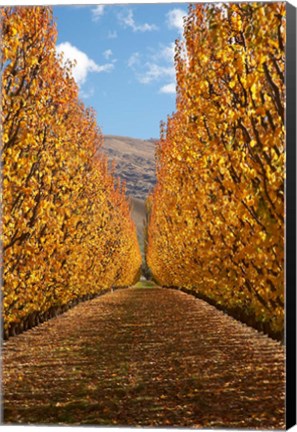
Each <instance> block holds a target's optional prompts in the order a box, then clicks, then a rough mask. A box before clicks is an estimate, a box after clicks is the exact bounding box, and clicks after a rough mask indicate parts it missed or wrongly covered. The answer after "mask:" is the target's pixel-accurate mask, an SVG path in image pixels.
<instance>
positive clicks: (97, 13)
mask: <svg viewBox="0 0 297 432" xmlns="http://www.w3.org/2000/svg"><path fill="white" fill-rule="evenodd" d="M103 14H104V5H97V6H96V7H95V8H94V9H92V20H93V21H98V20H99V18H100V17H101V16H102V15H103Z"/></svg>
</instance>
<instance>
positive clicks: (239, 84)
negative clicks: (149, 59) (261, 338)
mask: <svg viewBox="0 0 297 432" xmlns="http://www.w3.org/2000/svg"><path fill="white" fill-rule="evenodd" d="M285 13H286V7H285V3H281V2H276V3H241V4H235V3H234V4H232V3H230V4H220V5H215V4H212V5H210V4H207V5H203V4H197V5H195V6H192V7H190V9H189V14H188V16H187V18H186V20H185V25H184V42H178V43H177V47H176V57H175V60H176V63H175V64H176V77H177V100H176V113H175V114H173V115H172V116H171V117H169V118H168V121H167V124H166V125H165V124H164V125H162V128H161V138H160V141H159V143H158V146H157V150H156V157H157V180H158V182H157V186H156V188H155V190H154V193H153V196H152V201H153V206H152V212H151V217H150V225H149V246H148V253H147V261H148V263H149V266H150V268H151V270H152V272H153V274H154V277H155V278H156V279H157V280H158V281H159V283H160V284H162V285H165V286H179V287H186V288H188V289H190V290H193V291H195V292H198V293H200V294H201V295H202V296H204V297H206V298H208V299H210V300H212V301H214V302H215V303H216V304H218V305H221V306H223V307H225V308H226V309H229V310H230V311H236V313H237V315H239V316H240V317H241V318H247V317H248V318H249V319H250V320H251V319H252V321H253V322H254V324H255V325H257V326H258V327H259V326H260V327H261V328H263V329H265V330H267V331H269V332H270V333H271V334H272V333H273V334H278V335H279V336H280V335H281V333H282V331H283V313H284V270H283V264H284V250H283V246H284V162H285V153H284V146H285V128H284V112H285V99H284V95H285V93H284V67H285V18H286V16H285ZM280 337H281V336H280Z"/></svg>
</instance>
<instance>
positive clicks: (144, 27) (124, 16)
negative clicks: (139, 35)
mask: <svg viewBox="0 0 297 432" xmlns="http://www.w3.org/2000/svg"><path fill="white" fill-rule="evenodd" d="M118 19H119V21H120V23H121V24H122V26H124V27H126V28H127V27H130V28H131V29H132V30H133V31H134V32H146V31H152V30H157V29H158V28H157V26H156V25H155V24H147V23H144V24H136V22H135V20H134V16H133V11H132V10H131V9H128V11H127V13H121V14H119V15H118Z"/></svg>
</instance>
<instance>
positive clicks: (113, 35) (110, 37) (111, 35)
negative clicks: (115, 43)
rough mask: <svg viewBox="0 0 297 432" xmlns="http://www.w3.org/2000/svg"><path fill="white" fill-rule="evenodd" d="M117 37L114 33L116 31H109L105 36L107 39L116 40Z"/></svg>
mask: <svg viewBox="0 0 297 432" xmlns="http://www.w3.org/2000/svg"><path fill="white" fill-rule="evenodd" d="M117 37H118V34H117V32H116V30H113V31H111V30H109V32H108V34H107V38H108V39H116V38H117Z"/></svg>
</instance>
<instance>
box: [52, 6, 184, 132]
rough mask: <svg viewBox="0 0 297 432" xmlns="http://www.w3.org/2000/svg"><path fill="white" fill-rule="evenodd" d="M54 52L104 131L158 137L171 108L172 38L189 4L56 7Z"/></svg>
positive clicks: (178, 35) (173, 102) (177, 34)
mask: <svg viewBox="0 0 297 432" xmlns="http://www.w3.org/2000/svg"><path fill="white" fill-rule="evenodd" d="M53 10H54V17H55V20H56V22H57V28H58V41H57V50H58V52H62V51H63V52H64V55H65V57H66V58H70V59H71V60H73V59H74V58H75V59H76V60H77V65H76V67H75V69H74V72H73V74H74V77H75V79H76V82H77V84H78V85H79V88H80V97H81V98H82V99H83V101H84V103H85V104H86V105H87V106H92V107H93V108H94V109H95V110H96V112H97V118H98V124H99V126H100V128H101V129H102V131H103V133H104V134H113V135H123V136H131V137H135V138H142V139H146V138H147V139H148V138H158V137H159V128H160V121H161V120H165V121H166V118H167V115H168V114H169V115H170V114H171V113H172V112H173V111H174V110H175V71H174V60H173V58H174V42H175V40H176V39H178V38H181V36H182V22H183V21H182V18H183V16H185V15H187V4H185V3H181V4H169V3H167V4H146V5H145V4H130V5H105V6H102V5H93V6H55V7H54V8H53Z"/></svg>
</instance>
